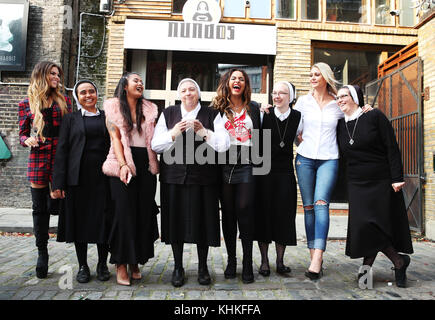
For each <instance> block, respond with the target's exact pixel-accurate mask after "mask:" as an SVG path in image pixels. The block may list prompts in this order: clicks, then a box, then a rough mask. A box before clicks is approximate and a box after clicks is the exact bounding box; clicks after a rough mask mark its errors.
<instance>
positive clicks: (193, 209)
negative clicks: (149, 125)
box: [151, 78, 230, 287]
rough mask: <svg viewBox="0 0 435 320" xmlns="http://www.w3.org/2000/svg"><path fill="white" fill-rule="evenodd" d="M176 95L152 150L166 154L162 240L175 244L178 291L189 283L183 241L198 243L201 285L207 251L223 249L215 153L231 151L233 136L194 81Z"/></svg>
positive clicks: (204, 280)
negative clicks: (205, 103) (176, 100)
mask: <svg viewBox="0 0 435 320" xmlns="http://www.w3.org/2000/svg"><path fill="white" fill-rule="evenodd" d="M177 92H178V97H179V99H180V100H181V104H177V105H173V106H169V107H167V108H165V109H164V110H163V112H162V114H161V115H160V118H159V120H158V122H157V125H156V128H155V131H154V136H153V139H152V141H151V147H152V149H153V150H154V151H155V152H157V153H161V154H162V155H161V156H160V201H161V239H162V242H164V243H166V244H170V245H171V246H172V252H173V255H174V262H175V266H174V271H173V273H172V280H171V283H172V285H173V286H174V287H180V286H182V285H183V284H184V282H185V273H184V269H183V246H184V243H195V244H196V245H197V252H198V282H199V283H200V284H201V285H209V284H210V283H211V278H210V274H209V272H208V268H207V255H208V248H209V246H213V247H218V246H220V224H219V223H220V222H219V204H218V195H219V170H218V166H217V164H216V163H215V160H216V158H217V157H216V152H221V151H225V150H227V149H228V148H229V145H230V138H229V135H228V133H227V131H226V130H225V127H224V122H223V120H222V117H221V116H220V114H219V112H218V111H217V110H215V109H213V108H210V107H205V106H201V103H200V97H201V91H200V88H199V86H198V84H197V83H196V82H195V81H194V80H193V79H190V78H186V79H183V80H181V81H180V83H179V85H178V89H177ZM179 155H182V158H180V157H179Z"/></svg>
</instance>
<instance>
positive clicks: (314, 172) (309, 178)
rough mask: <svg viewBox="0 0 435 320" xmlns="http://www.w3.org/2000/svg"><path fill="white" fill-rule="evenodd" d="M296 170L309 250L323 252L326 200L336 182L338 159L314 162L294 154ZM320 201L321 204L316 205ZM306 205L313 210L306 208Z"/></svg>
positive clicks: (326, 217)
mask: <svg viewBox="0 0 435 320" xmlns="http://www.w3.org/2000/svg"><path fill="white" fill-rule="evenodd" d="M295 168H296V174H297V177H298V184H299V190H300V192H301V197H302V203H303V205H304V212H305V232H306V235H307V242H308V248H309V249H321V250H323V251H325V249H326V239H327V238H328V231H329V201H330V200H331V196H332V192H333V191H334V187H335V183H336V181H337V176H338V159H333V160H316V159H310V158H305V157H303V156H301V155H299V154H297V155H296V159H295ZM322 201H323V202H324V203H323V204H322V203H319V202H322ZM325 203H326V204H325ZM309 206H311V207H312V209H307V207H309Z"/></svg>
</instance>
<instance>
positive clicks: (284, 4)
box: [275, 0, 296, 19]
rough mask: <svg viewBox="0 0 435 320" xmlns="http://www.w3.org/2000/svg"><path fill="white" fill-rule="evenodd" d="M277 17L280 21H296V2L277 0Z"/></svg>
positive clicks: (293, 0) (292, 0)
mask: <svg viewBox="0 0 435 320" xmlns="http://www.w3.org/2000/svg"><path fill="white" fill-rule="evenodd" d="M275 6H276V17H277V18H278V19H295V18H296V14H295V13H296V10H295V9H296V5H295V0H276V3H275Z"/></svg>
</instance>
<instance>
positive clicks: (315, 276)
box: [305, 261, 323, 280]
mask: <svg viewBox="0 0 435 320" xmlns="http://www.w3.org/2000/svg"><path fill="white" fill-rule="evenodd" d="M305 276H306V277H307V278H309V279H310V280H319V279H320V278H321V277H322V276H323V261H322V264H321V265H320V271H319V272H313V271H310V269H307V271H305Z"/></svg>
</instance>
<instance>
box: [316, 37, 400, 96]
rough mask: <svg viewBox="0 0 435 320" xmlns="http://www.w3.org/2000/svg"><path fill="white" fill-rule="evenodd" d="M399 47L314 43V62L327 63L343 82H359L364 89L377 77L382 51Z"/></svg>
mask: <svg viewBox="0 0 435 320" xmlns="http://www.w3.org/2000/svg"><path fill="white" fill-rule="evenodd" d="M340 47H342V48H340ZM351 47H352V48H351ZM397 49H398V47H396V46H369V45H366V46H355V45H349V46H346V44H335V43H331V44H320V43H317V44H316V43H314V48H313V52H314V55H313V58H314V63H316V62H325V63H327V64H328V65H329V66H330V67H331V68H332V70H333V71H334V75H335V78H336V79H337V80H338V81H340V83H341V84H343V85H344V84H357V85H359V86H360V87H361V88H363V89H364V87H365V85H366V84H367V83H368V82H370V81H372V80H375V79H377V76H378V64H379V63H380V62H381V61H380V59H381V53H382V52H396V51H397Z"/></svg>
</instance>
